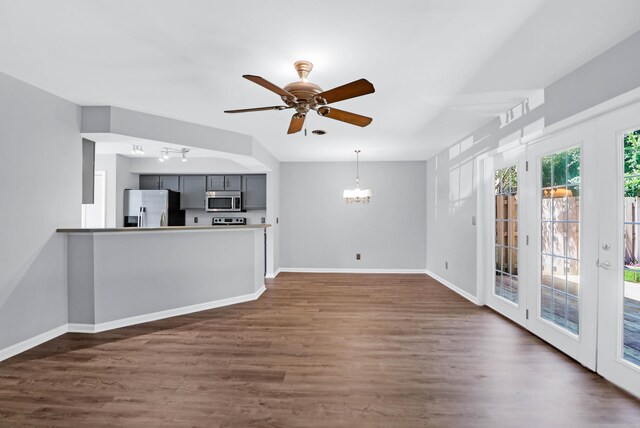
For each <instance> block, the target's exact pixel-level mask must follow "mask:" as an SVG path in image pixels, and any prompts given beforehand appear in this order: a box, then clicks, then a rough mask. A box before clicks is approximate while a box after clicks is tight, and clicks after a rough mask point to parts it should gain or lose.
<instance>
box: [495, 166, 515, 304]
mask: <svg viewBox="0 0 640 428" xmlns="http://www.w3.org/2000/svg"><path fill="white" fill-rule="evenodd" d="M494 184H495V186H494V189H495V204H496V222H495V229H496V231H495V232H496V235H495V236H496V238H495V243H494V244H495V248H496V267H495V269H496V277H495V288H494V294H495V295H496V296H499V297H502V298H504V299H507V300H509V301H511V302H513V303H516V304H517V303H518V171H517V169H516V166H515V165H514V166H510V167H507V168H502V169H499V170H497V171H495V182H494Z"/></svg>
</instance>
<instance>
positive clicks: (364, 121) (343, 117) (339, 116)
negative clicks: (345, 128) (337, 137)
mask: <svg viewBox="0 0 640 428" xmlns="http://www.w3.org/2000/svg"><path fill="white" fill-rule="evenodd" d="M318 114H319V115H320V116H324V117H328V118H330V119H335V120H339V121H341V122H346V123H350V124H351V125H356V126H362V127H365V126H367V125H368V124H370V123H371V122H372V121H373V119H372V118H370V117H367V116H361V115H359V114H355V113H351V112H348V111H344V110H338V109H337V108H334V107H320V108H319V109H318Z"/></svg>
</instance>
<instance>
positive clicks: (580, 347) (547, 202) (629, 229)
mask: <svg viewBox="0 0 640 428" xmlns="http://www.w3.org/2000/svg"><path fill="white" fill-rule="evenodd" d="M483 176H484V179H485V180H484V186H483V187H484V195H483V196H482V198H483V199H482V200H483V204H482V205H483V207H484V211H483V212H484V214H483V218H484V219H485V220H484V221H483V223H484V224H485V232H484V235H483V244H482V245H483V246H484V249H485V250H486V251H485V254H487V256H486V257H485V258H484V259H481V260H482V263H484V264H485V267H486V269H485V271H484V283H485V295H484V297H485V302H486V304H487V305H488V306H490V307H492V308H493V309H495V310H496V311H498V312H500V313H502V314H503V315H505V316H507V317H508V318H510V319H512V320H513V321H515V322H517V323H519V324H521V325H523V326H524V327H525V328H527V329H528V330H530V331H531V332H532V333H534V334H536V335H537V336H539V337H541V338H542V339H543V340H545V341H547V342H549V343H550V344H552V345H553V346H555V347H556V348H558V349H560V350H561V351H563V352H564V353H566V354H568V355H569V356H571V357H572V358H574V359H576V360H577V361H579V362H580V363H581V364H583V365H584V366H585V367H588V368H589V369H591V370H594V371H597V372H598V373H600V374H601V375H602V376H604V377H605V378H607V379H609V380H611V381H612V382H613V383H615V384H617V385H619V386H621V387H623V388H625V389H626V390H628V391H630V392H632V393H633V394H635V395H637V396H640V103H639V104H635V105H631V106H627V107H624V108H622V109H618V110H616V111H614V112H611V113H608V114H606V115H603V116H600V117H598V118H596V119H592V120H589V121H587V122H583V123H582V124H580V125H576V126H573V127H571V128H569V129H566V130H564V131H561V132H558V133H555V134H553V135H551V136H548V137H545V138H542V139H540V140H538V141H536V142H534V143H530V144H528V145H527V146H526V148H525V146H520V147H518V148H516V149H512V150H510V151H503V152H502V153H498V154H495V155H494V156H492V157H490V158H488V159H486V160H485V161H484V163H483ZM516 254H517V255H516Z"/></svg>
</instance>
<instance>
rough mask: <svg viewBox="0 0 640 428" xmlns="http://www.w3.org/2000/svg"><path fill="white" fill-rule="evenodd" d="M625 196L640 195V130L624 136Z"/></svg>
mask: <svg viewBox="0 0 640 428" xmlns="http://www.w3.org/2000/svg"><path fill="white" fill-rule="evenodd" d="M624 196H625V197H637V196H640V130H637V131H634V132H630V133H628V134H627V135H625V136H624Z"/></svg>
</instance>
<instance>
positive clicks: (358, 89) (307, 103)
mask: <svg viewBox="0 0 640 428" xmlns="http://www.w3.org/2000/svg"><path fill="white" fill-rule="evenodd" d="M293 66H294V67H295V69H296V71H297V72H298V76H300V81H299V82H293V83H289V84H288V85H287V86H285V87H284V88H280V87H278V86H276V85H274V84H273V83H271V82H269V81H267V80H265V79H263V78H262V77H260V76H253V75H251V74H245V75H244V76H242V77H244V78H245V79H247V80H251V81H252V82H253V83H257V84H258V85H260V86H262V87H263V88H266V89H268V90H270V91H271V92H274V93H276V94H278V95H280V98H281V99H282V101H283V102H284V104H285V105H280V106H269V107H256V108H245V109H240V110H225V113H246V112H251V111H265V110H287V109H294V110H295V111H296V113H295V114H294V115H293V117H292V118H291V123H290V124H289V130H288V131H287V134H295V133H296V132H300V130H302V125H303V124H304V119H305V117H306V116H307V113H308V112H309V110H313V111H315V112H316V113H318V114H319V115H320V116H324V117H328V118H330V119H335V120H339V121H341V122H346V123H350V124H352V125H357V126H362V127H364V126H367V125H369V124H370V123H371V121H373V119H372V118H370V117H366V116H361V115H359V114H355V113H350V112H348V111H344V110H338V109H337V108H334V107H329V106H328V105H327V104H332V103H336V102H338V101H343V100H348V99H349V98H355V97H360V96H362V95H367V94H371V93H373V92H375V88H374V87H373V85H372V84H371V82H369V81H368V80H367V79H359V80H356V81H354V82H351V83H347V84H346V85H342V86H338V87H337V88H333V89H330V90H328V91H323V90H322V89H321V88H320V86H318V85H316V84H315V83H311V82H309V80H307V76H308V75H309V73H310V72H311V70H312V69H313V64H311V63H310V62H309V61H296V62H295V63H294V64H293Z"/></svg>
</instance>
